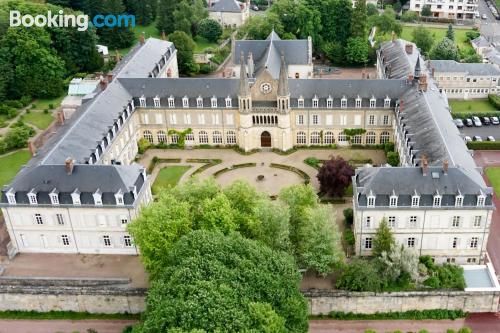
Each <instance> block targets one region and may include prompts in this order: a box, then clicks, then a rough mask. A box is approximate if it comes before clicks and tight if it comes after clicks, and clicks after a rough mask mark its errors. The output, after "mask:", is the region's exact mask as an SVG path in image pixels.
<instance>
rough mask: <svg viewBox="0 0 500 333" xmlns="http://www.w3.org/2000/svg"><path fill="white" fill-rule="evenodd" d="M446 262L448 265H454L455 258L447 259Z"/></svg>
mask: <svg viewBox="0 0 500 333" xmlns="http://www.w3.org/2000/svg"><path fill="white" fill-rule="evenodd" d="M446 262H447V263H448V264H454V263H455V258H446Z"/></svg>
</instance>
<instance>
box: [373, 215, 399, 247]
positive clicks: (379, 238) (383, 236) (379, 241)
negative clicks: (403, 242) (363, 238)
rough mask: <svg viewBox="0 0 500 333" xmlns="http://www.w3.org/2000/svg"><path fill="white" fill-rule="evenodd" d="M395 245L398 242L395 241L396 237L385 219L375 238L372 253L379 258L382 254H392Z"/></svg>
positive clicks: (381, 222)
mask: <svg viewBox="0 0 500 333" xmlns="http://www.w3.org/2000/svg"><path fill="white" fill-rule="evenodd" d="M395 245H396V240H395V239H394V235H393V234H392V231H391V229H390V228H389V225H388V224H387V220H386V219H385V218H383V219H382V221H380V225H379V226H378V228H377V232H376V233H375V237H374V238H373V250H372V253H373V255H374V256H377V257H378V256H380V255H381V254H382V252H386V253H389V252H391V250H392V248H393V247H394V246H395Z"/></svg>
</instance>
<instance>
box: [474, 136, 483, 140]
mask: <svg viewBox="0 0 500 333" xmlns="http://www.w3.org/2000/svg"><path fill="white" fill-rule="evenodd" d="M472 140H473V141H483V138H481V137H480V136H479V135H474V137H473V138H472Z"/></svg>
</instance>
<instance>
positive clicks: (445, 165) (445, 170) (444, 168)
mask: <svg viewBox="0 0 500 333" xmlns="http://www.w3.org/2000/svg"><path fill="white" fill-rule="evenodd" d="M448 166H449V162H448V160H444V161H443V173H444V174H445V175H447V174H448Z"/></svg>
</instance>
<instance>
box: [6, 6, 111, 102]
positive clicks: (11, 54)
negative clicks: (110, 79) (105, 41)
mask: <svg viewBox="0 0 500 333" xmlns="http://www.w3.org/2000/svg"><path fill="white" fill-rule="evenodd" d="M14 9H15V10H19V11H20V12H21V13H22V14H31V15H37V14H46V13H47V11H48V10H51V11H53V12H57V11H58V10H60V9H61V8H60V7H57V6H53V5H50V4H36V3H29V2H24V1H9V2H6V3H2V4H0V22H1V23H0V73H2V75H1V76H0V101H4V100H14V99H20V98H21V97H23V96H30V97H42V98H50V97H56V96H60V95H61V94H62V93H63V92H64V86H65V82H64V80H65V78H67V77H68V76H69V75H72V74H74V73H78V72H91V71H95V70H98V69H100V68H101V67H102V66H103V60H102V58H101V57H100V55H99V53H98V52H97V49H96V42H97V36H96V34H95V31H94V29H89V30H87V31H77V30H76V28H38V27H30V28H29V29H27V28H23V27H19V28H17V27H9V25H8V22H9V20H8V17H9V11H10V10H14ZM67 12H68V13H69V11H67Z"/></svg>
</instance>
